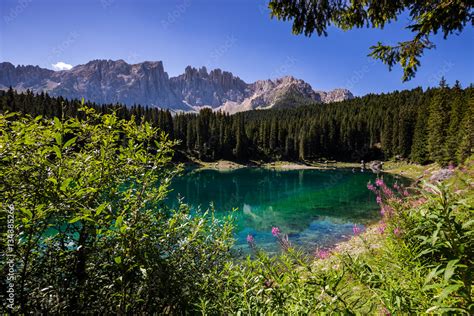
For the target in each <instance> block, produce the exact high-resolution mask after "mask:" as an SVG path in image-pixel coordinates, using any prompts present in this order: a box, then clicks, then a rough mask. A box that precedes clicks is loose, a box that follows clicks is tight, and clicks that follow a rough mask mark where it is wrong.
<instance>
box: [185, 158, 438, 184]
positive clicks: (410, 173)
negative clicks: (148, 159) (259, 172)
mask: <svg viewBox="0 0 474 316" xmlns="http://www.w3.org/2000/svg"><path fill="white" fill-rule="evenodd" d="M185 165H187V166H192V167H195V168H196V169H197V170H216V171H222V172H225V171H232V170H237V169H241V168H264V169H270V170H277V171H289V170H311V169H312V170H334V169H338V168H353V169H354V170H356V171H357V170H360V167H361V165H360V163H356V162H340V161H328V162H325V163H324V162H306V163H301V162H292V161H275V162H260V161H250V162H249V163H245V164H242V163H237V162H233V161H230V160H217V161H212V162H205V161H200V160H193V161H191V162H188V163H185ZM367 165H368V164H367ZM383 166H384V167H383V169H382V170H381V172H382V173H389V174H393V175H397V176H402V177H406V178H409V179H410V180H415V181H417V180H421V179H422V178H423V177H424V174H425V173H426V172H430V173H431V172H434V171H437V170H439V169H440V167H439V166H438V165H437V164H430V165H426V166H422V165H418V164H412V163H407V162H404V161H400V162H395V161H384V162H383ZM366 170H370V169H368V168H366Z"/></svg>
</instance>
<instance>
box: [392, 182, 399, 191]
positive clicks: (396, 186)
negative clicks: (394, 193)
mask: <svg viewBox="0 0 474 316" xmlns="http://www.w3.org/2000/svg"><path fill="white" fill-rule="evenodd" d="M393 188H394V189H395V190H399V189H400V186H399V185H398V183H397V182H395V183H394V184H393Z"/></svg>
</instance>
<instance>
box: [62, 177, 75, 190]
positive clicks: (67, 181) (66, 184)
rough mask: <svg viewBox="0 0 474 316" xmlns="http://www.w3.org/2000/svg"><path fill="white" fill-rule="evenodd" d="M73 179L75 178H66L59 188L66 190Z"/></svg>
mask: <svg viewBox="0 0 474 316" xmlns="http://www.w3.org/2000/svg"><path fill="white" fill-rule="evenodd" d="M72 180H73V179H72V178H67V179H66V180H64V181H63V183H62V184H61V187H60V188H59V189H60V190H61V191H63V192H65V191H66V190H67V188H68V187H69V185H70V184H71V182H72Z"/></svg>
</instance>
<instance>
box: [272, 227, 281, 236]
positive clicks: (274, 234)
mask: <svg viewBox="0 0 474 316" xmlns="http://www.w3.org/2000/svg"><path fill="white" fill-rule="evenodd" d="M272 235H273V236H275V237H278V235H280V228H278V227H276V226H274V227H272Z"/></svg>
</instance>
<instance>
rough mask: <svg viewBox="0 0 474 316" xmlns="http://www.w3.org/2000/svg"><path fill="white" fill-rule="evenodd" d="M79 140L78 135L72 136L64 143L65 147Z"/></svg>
mask: <svg viewBox="0 0 474 316" xmlns="http://www.w3.org/2000/svg"><path fill="white" fill-rule="evenodd" d="M76 140H77V136H76V137H73V138H71V139H70V140H68V141H67V142H66V143H65V144H64V146H63V147H64V148H68V147H69V146H71V145H72V144H74V143H75V142H76Z"/></svg>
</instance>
